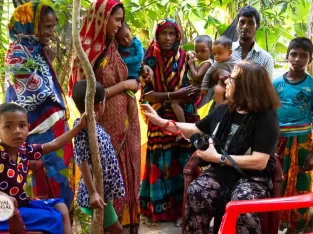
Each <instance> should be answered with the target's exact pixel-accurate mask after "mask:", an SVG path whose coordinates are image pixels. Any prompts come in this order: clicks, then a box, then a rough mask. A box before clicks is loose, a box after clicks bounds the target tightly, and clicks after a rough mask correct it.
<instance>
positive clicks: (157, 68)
mask: <svg viewBox="0 0 313 234" xmlns="http://www.w3.org/2000/svg"><path fill="white" fill-rule="evenodd" d="M32 4H33V10H34V11H33V12H29V9H28V8H27V6H26V5H22V6H20V7H19V8H17V9H16V10H15V12H14V14H13V16H12V19H11V21H10V37H11V39H12V40H13V42H12V43H11V45H10V47H9V49H8V53H7V55H6V60H5V61H6V64H7V65H8V66H9V73H8V74H10V75H8V77H7V89H6V101H15V102H17V103H20V104H22V105H23V106H24V107H25V108H27V110H28V113H29V120H30V123H31V132H30V135H29V137H28V139H27V141H28V142H29V143H32V142H36V143H40V142H46V141H49V140H52V139H54V138H55V137H57V136H58V135H60V134H62V133H63V132H65V131H67V129H68V126H67V123H66V120H67V119H68V117H69V113H68V110H67V107H66V101H65V98H64V94H63V92H62V89H61V87H60V85H59V83H58V80H57V77H56V75H55V73H54V71H53V68H52V65H51V62H52V60H51V59H52V56H49V55H50V54H51V53H50V49H49V40H50V39H51V38H52V37H53V36H54V33H55V28H54V24H55V23H54V22H51V21H50V20H51V19H50V17H49V15H51V14H52V15H53V14H54V11H53V7H52V6H50V5H49V4H47V3H43V2H34V3H32ZM124 14H125V11H124V7H123V5H122V3H120V2H119V1H118V0H97V1H94V2H93V3H91V6H90V9H89V10H88V11H87V12H86V14H85V16H84V19H83V23H82V27H81V31H80V39H81V42H82V45H83V49H84V51H85V53H86V55H87V57H88V59H89V61H90V63H91V65H92V66H93V69H94V72H95V75H96V79H97V81H99V82H100V83H102V84H103V85H104V87H105V88H108V87H110V92H109V93H107V98H106V104H105V105H106V110H105V112H104V114H103V116H102V117H101V119H100V121H99V123H100V124H101V125H102V126H103V127H104V128H105V129H106V131H107V132H108V133H109V134H110V136H111V140H112V144H113V146H114V149H115V151H116V152H117V157H118V162H119V166H120V169H121V173H122V176H123V180H124V184H125V189H126V197H125V198H122V199H119V200H117V201H114V207H115V209H116V212H117V214H118V216H119V220H120V222H121V224H122V225H123V227H124V231H125V233H138V228H139V217H140V213H141V214H144V215H147V216H150V217H152V218H153V219H154V221H161V220H176V219H178V218H180V217H181V214H182V198H183V191H184V183H183V169H184V167H185V165H186V163H187V161H188V159H189V157H190V155H191V154H192V153H193V152H192V150H193V148H192V146H191V143H190V142H189V141H187V140H185V139H183V140H179V141H177V140H176V136H175V134H173V133H177V132H178V130H181V131H182V132H183V134H184V135H185V136H186V137H190V136H191V135H192V134H193V133H199V134H204V133H207V134H212V133H213V132H216V134H215V135H216V137H217V138H219V140H220V145H219V147H217V148H215V147H214V146H213V145H211V144H210V147H209V149H208V150H207V151H199V152H198V155H199V156H200V157H201V158H203V159H204V160H205V161H207V162H212V163H216V164H218V163H219V162H220V160H221V149H222V148H226V149H227V148H228V149H229V151H228V153H229V154H232V155H246V156H241V157H239V156H234V157H233V158H234V160H235V161H236V162H237V164H238V165H239V166H240V167H241V168H243V169H246V171H245V172H246V173H248V174H249V173H250V176H251V177H253V178H254V180H253V181H252V182H251V181H247V180H246V179H244V178H241V179H239V180H238V181H239V182H238V183H237V184H236V186H235V190H234V191H233V193H232V194H228V196H229V199H232V200H239V199H252V197H253V199H256V198H265V197H268V196H269V193H270V189H271V186H272V184H271V180H270V179H269V177H268V174H271V173H272V172H273V170H274V166H273V162H274V161H273V155H274V148H275V146H276V139H277V137H278V136H277V135H275V134H276V133H278V125H277V116H276V114H275V109H276V108H277V106H278V103H279V101H278V99H277V96H276V95H275V91H274V89H273V87H272V85H271V81H270V79H269V77H268V75H267V72H266V70H265V69H264V68H263V67H262V66H260V65H255V64H254V65H252V64H247V63H240V64H239V65H238V66H237V68H236V69H235V71H234V72H233V73H232V75H231V76H230V77H229V79H227V80H226V85H227V88H226V90H227V92H226V96H227V98H228V100H229V101H228V103H227V104H225V105H222V106H221V107H219V108H217V109H216V110H214V111H213V112H212V113H211V114H210V115H208V116H207V117H206V118H205V119H204V120H202V121H200V122H198V123H197V124H194V123H196V122H197V121H198V120H199V117H198V115H197V111H196V109H195V107H194V104H193V103H194V102H195V100H196V99H197V97H198V95H199V90H197V89H196V88H193V87H190V86H188V83H187V76H186V74H187V70H188V67H187V58H186V53H185V51H184V50H183V49H181V48H180V40H181V35H180V29H179V28H178V26H177V25H176V23H175V22H174V21H173V20H171V19H164V20H161V21H160V22H158V24H157V27H156V31H155V38H154V40H153V41H152V42H151V44H150V46H149V48H148V50H147V53H146V56H145V59H144V61H143V63H144V65H146V68H147V69H146V71H147V76H144V77H143V78H142V80H141V82H142V98H141V102H142V103H149V104H150V105H151V106H150V105H146V104H143V110H144V115H145V116H146V117H147V123H148V144H147V154H146V164H145V169H144V176H143V181H142V184H141V187H140V169H139V168H140V152H141V151H140V128H139V119H138V110H137V108H134V109H133V111H132V114H131V115H128V112H127V98H126V95H125V93H124V89H125V87H126V85H125V82H133V83H132V85H133V90H135V91H136V90H138V88H139V87H140V86H139V85H137V84H136V83H134V81H127V76H128V75H127V72H128V71H127V67H126V65H125V64H124V63H123V61H122V59H121V57H120V56H119V54H118V51H117V43H116V41H115V40H114V36H115V34H116V33H117V32H118V30H119V28H120V27H121V25H122V22H123V20H124ZM43 19H45V20H43ZM21 45H22V46H21ZM22 50H23V51H22ZM25 50H26V51H25ZM247 71H249V72H247ZM247 74H248V75H247ZM253 74H255V76H254V75H253ZM84 78H85V75H84V72H83V70H82V68H81V66H80V64H79V60H78V58H77V57H74V60H73V63H72V69H71V75H70V79H69V94H71V90H72V87H73V85H74V83H75V82H77V81H78V80H81V79H84ZM127 87H129V85H127ZM254 88H255V89H254ZM251 89H252V90H256V91H257V92H249V90H251ZM238 93H240V94H239V95H238ZM243 93H247V95H242V94H243ZM173 99H183V100H185V101H186V103H187V104H183V105H182V107H183V109H184V113H185V119H186V123H178V124H175V123H174V122H171V121H170V122H169V121H167V120H174V121H175V120H176V116H175V114H174V113H173V110H172V108H171V104H170V101H171V100H173ZM251 101H252V102H251ZM188 103H189V104H188ZM255 113H261V115H259V114H255ZM260 116H261V117H262V118H261V117H260ZM165 119H166V120H165ZM218 123H219V125H218ZM217 126H218V127H217ZM230 128H232V129H234V128H238V130H237V132H236V133H235V134H236V135H237V136H240V137H234V138H232V136H230V134H229V132H230ZM264 129H272V131H268V132H264ZM260 139H262V140H261V141H260ZM263 140H265V141H263ZM251 148H252V150H251ZM249 149H250V150H249ZM43 159H44V161H45V167H46V170H47V173H48V176H49V180H50V184H51V185H52V187H53V191H54V196H55V197H61V198H64V199H65V201H66V204H67V206H68V208H69V209H70V210H72V208H73V198H74V191H75V181H74V179H75V177H74V176H73V173H74V164H73V162H74V160H73V150H72V146H71V144H68V145H67V146H66V147H64V149H63V150H62V151H57V152H55V153H53V154H52V155H51V156H45V157H43ZM224 163H226V164H227V165H230V162H229V161H228V160H225V159H224ZM220 170H222V173H224V172H223V170H224V168H223V167H211V168H210V169H208V170H206V171H205V172H203V173H202V175H201V176H200V177H199V178H198V179H197V180H196V181H194V182H193V183H192V184H191V186H190V187H189V189H188V201H187V208H186V217H187V218H186V220H185V223H186V225H185V226H186V229H185V231H186V233H199V234H200V233H208V230H206V229H205V227H206V226H207V225H206V224H207V222H209V221H210V219H211V216H212V213H210V212H211V211H213V209H214V201H215V200H216V197H217V195H218V194H219V191H220V189H221V187H222V185H223V183H225V181H223V180H221V178H220V174H219V173H220ZM253 170H254V171H256V173H253ZM251 171H252V172H251ZM225 173H226V172H225ZM227 173H228V172H227ZM35 186H40V184H35ZM204 188H207V189H204ZM246 191H251V192H250V193H248V194H247V193H246ZM202 211H205V212H206V211H207V215H203V212H202ZM259 224H260V221H259V218H258V216H257V215H254V214H247V215H246V216H241V218H240V219H239V220H238V230H244V232H239V233H259V231H258V228H259V226H260V225H259ZM252 229H256V231H255V232H249V231H251V230H252Z"/></svg>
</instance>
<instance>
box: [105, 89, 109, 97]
mask: <svg viewBox="0 0 313 234" xmlns="http://www.w3.org/2000/svg"><path fill="white" fill-rule="evenodd" d="M105 90H106V94H105V96H106V97H108V96H109V95H110V91H109V88H106V89H105Z"/></svg>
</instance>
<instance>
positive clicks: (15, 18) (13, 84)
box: [5, 2, 75, 210]
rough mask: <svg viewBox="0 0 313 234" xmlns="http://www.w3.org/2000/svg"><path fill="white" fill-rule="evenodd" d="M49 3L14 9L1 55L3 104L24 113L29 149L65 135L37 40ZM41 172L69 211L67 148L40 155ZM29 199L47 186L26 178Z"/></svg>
mask: <svg viewBox="0 0 313 234" xmlns="http://www.w3.org/2000/svg"><path fill="white" fill-rule="evenodd" d="M48 6H50V7H52V6H51V5H49V3H42V2H29V3H26V4H23V5H21V6H19V7H18V8H16V9H15V11H14V13H13V15H12V18H11V20H10V24H9V32H10V38H11V40H12V41H13V42H12V43H11V44H10V46H9V49H8V51H7V54H6V56H5V64H6V65H7V66H8V67H9V71H8V73H7V74H6V94H5V101H6V102H16V103H18V104H20V105H22V106H23V107H24V108H25V109H26V110H27V111H28V120H29V123H30V133H29V136H28V138H27V143H28V144H33V143H36V144H42V143H46V142H49V141H52V140H54V139H55V138H56V137H58V136H60V135H62V134H63V133H65V132H66V131H67V130H68V126H67V123H66V122H67V119H68V117H69V116H68V112H67V106H66V101H65V98H64V95H63V92H62V89H61V87H60V85H59V82H58V80H57V78H56V75H55V73H54V70H53V67H52V65H51V62H50V60H49V58H48V56H47V54H46V52H45V50H44V48H43V47H42V46H41V44H40V43H39V40H38V30H39V22H40V20H41V18H42V16H43V13H44V12H45V10H46V9H47V7H48ZM43 160H44V163H45V169H46V171H47V174H48V177H49V182H50V185H51V187H52V190H53V196H54V197H60V198H63V199H64V201H65V203H66V205H67V206H68V208H69V209H70V210H71V209H72V206H73V198H74V191H75V177H74V174H75V167H74V157H73V147H72V144H71V143H68V144H67V145H65V146H64V147H63V148H62V149H60V150H58V151H56V152H52V153H49V154H46V155H43ZM28 182H29V183H28V185H29V187H28V189H27V191H28V195H29V196H34V195H36V191H37V192H38V190H40V189H42V188H43V187H45V186H44V185H43V184H40V183H39V182H38V181H34V180H33V179H32V177H30V178H29V179H28Z"/></svg>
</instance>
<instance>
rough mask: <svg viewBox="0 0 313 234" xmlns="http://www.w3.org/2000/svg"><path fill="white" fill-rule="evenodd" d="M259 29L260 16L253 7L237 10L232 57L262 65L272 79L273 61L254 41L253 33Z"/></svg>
mask: <svg viewBox="0 0 313 234" xmlns="http://www.w3.org/2000/svg"><path fill="white" fill-rule="evenodd" d="M259 27H260V14H259V12H258V11H257V10H256V9H255V8H254V7H251V6H246V7H243V8H241V9H240V10H239V12H238V15H237V32H238V37H239V40H238V41H236V42H234V43H233V54H232V57H233V58H235V59H239V60H247V61H253V62H255V63H258V64H260V65H263V66H264V67H265V68H266V70H267V71H268V73H269V76H270V78H271V79H272V78H273V75H274V60H273V58H272V56H271V55H270V54H269V53H268V52H266V51H265V50H263V49H262V48H260V47H259V46H258V44H257V43H256V41H255V33H256V31H257V30H258V29H259Z"/></svg>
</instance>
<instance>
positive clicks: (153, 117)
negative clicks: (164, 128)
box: [140, 104, 162, 126]
mask: <svg viewBox="0 0 313 234" xmlns="http://www.w3.org/2000/svg"><path fill="white" fill-rule="evenodd" d="M140 108H141V110H142V111H143V114H144V115H145V116H146V117H147V118H148V119H149V120H150V121H151V122H152V123H153V124H155V125H157V126H160V125H162V118H161V117H160V116H159V115H158V114H157V112H156V111H155V110H154V109H153V108H152V106H150V105H149V104H141V105H140Z"/></svg>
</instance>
